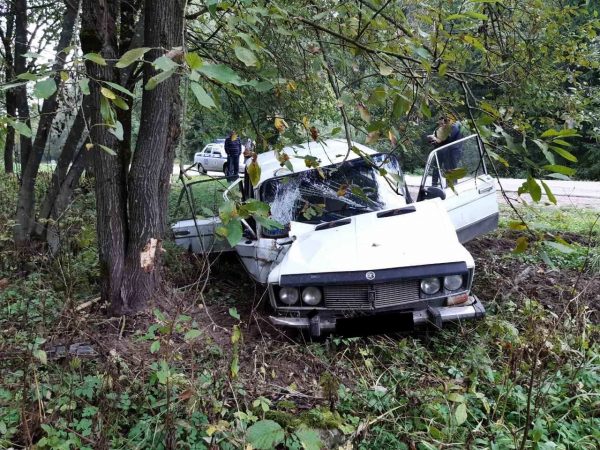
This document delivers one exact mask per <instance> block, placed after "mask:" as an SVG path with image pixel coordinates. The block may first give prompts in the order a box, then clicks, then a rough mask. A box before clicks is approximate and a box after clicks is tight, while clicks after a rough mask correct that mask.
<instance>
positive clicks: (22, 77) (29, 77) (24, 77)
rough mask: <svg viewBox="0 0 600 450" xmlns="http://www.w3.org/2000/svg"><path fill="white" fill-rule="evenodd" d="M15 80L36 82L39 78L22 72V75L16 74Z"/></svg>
mask: <svg viewBox="0 0 600 450" xmlns="http://www.w3.org/2000/svg"><path fill="white" fill-rule="evenodd" d="M17 78H18V79H19V80H27V81H36V80H39V79H40V78H41V77H40V76H39V75H36V74H34V73H30V72H23V73H20V74H18V75H17Z"/></svg>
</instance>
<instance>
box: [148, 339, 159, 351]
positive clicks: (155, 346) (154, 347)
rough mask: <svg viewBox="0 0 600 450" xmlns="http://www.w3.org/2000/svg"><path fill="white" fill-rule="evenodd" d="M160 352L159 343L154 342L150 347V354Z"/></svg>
mask: <svg viewBox="0 0 600 450" xmlns="http://www.w3.org/2000/svg"><path fill="white" fill-rule="evenodd" d="M159 350H160V341H154V342H153V343H152V345H151V346H150V353H156V352H157V351H159Z"/></svg>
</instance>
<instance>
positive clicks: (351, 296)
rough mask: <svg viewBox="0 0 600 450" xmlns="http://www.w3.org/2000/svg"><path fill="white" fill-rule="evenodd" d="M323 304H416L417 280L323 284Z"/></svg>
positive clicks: (345, 306) (344, 306) (363, 306)
mask: <svg viewBox="0 0 600 450" xmlns="http://www.w3.org/2000/svg"><path fill="white" fill-rule="evenodd" d="M323 296H324V298H325V300H324V305H325V307H326V308H332V309H354V310H356V309H359V310H360V309H373V308H374V309H378V308H388V307H392V306H400V305H405V306H409V305H411V304H416V303H419V302H421V301H422V300H421V299H420V298H419V280H399V281H392V282H389V283H380V284H373V285H369V284H350V285H340V286H323Z"/></svg>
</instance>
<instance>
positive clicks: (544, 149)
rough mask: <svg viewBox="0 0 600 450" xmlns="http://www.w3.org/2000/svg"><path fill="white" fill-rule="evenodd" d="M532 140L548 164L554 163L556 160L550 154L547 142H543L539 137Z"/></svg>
mask: <svg viewBox="0 0 600 450" xmlns="http://www.w3.org/2000/svg"><path fill="white" fill-rule="evenodd" d="M533 142H534V143H535V144H536V145H537V146H538V147H539V148H540V150H541V151H542V153H543V154H544V156H545V157H546V160H547V161H548V162H549V163H550V164H555V162H556V161H555V159H554V155H553V154H552V152H550V151H549V150H548V144H547V143H546V142H544V141H540V140H539V139H534V140H533Z"/></svg>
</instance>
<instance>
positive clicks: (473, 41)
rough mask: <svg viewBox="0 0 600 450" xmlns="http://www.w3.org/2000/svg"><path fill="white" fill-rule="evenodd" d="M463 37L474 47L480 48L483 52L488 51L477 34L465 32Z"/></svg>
mask: <svg viewBox="0 0 600 450" xmlns="http://www.w3.org/2000/svg"><path fill="white" fill-rule="evenodd" d="M462 38H463V41H465V42H466V43H467V44H469V45H471V46H472V47H474V48H476V49H477V50H479V51H481V52H483V53H485V52H487V50H486V48H485V46H484V45H483V44H482V43H481V41H480V40H479V39H477V38H476V37H475V36H471V35H470V34H465V35H464V36H463V37H462Z"/></svg>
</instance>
